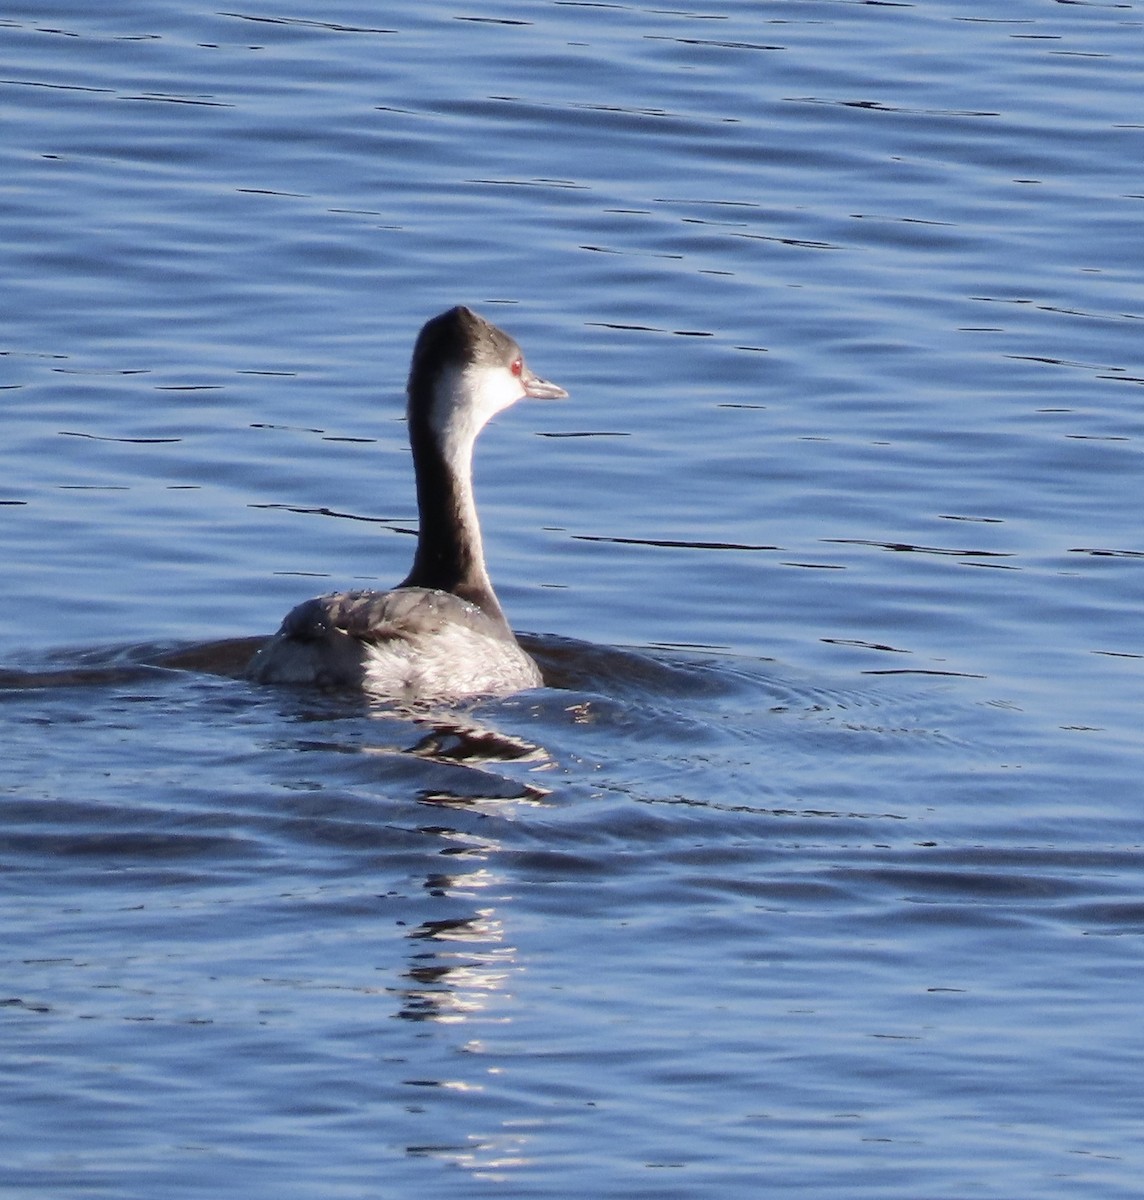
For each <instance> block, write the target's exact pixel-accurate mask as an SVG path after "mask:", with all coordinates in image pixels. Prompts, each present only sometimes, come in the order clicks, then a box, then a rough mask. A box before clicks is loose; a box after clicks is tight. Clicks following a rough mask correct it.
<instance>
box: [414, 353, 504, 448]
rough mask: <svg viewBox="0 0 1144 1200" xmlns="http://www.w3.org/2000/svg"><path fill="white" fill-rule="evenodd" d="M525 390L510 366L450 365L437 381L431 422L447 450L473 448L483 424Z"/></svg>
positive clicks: (430, 416) (438, 438)
mask: <svg viewBox="0 0 1144 1200" xmlns="http://www.w3.org/2000/svg"><path fill="white" fill-rule="evenodd" d="M524 394H525V392H524V387H523V385H522V384H521V382H520V380H519V379H518V378H517V377H516V376H515V375H514V374H513V373H512V372H511V371H510V370H509V369H508V368H507V367H486V366H469V367H447V368H445V370H444V371H442V372H441V376H440V378H439V380H438V382H437V388H436V393H435V395H434V399H433V407H432V410H431V411H430V415H429V423H430V425H431V426H432V428H433V432H434V433H435V434H436V435H437V440H438V442H439V443H440V444H441V445H442V446H443V447H445V448H446V452H447V453H448V452H456V451H459V450H461V449H462V448H464V447H468V448H470V449H471V447H472V445H473V442H474V441H476V437H477V434H478V433H480V431H481V430H482V429H483V428H484V426H485V425H487V424H488V422H489V421H491V420H492V418H493V417H495V416H496V415H497V413H499V412H503V411H504V410H505V409H506V408H508V407H509V405H511V404H515V403H516V402H517V401H518V400H521V399H523V398H524Z"/></svg>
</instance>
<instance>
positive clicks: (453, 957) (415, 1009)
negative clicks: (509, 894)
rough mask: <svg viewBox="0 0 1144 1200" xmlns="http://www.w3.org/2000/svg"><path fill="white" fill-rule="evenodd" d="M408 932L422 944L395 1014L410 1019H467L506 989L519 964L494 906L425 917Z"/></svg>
mask: <svg viewBox="0 0 1144 1200" xmlns="http://www.w3.org/2000/svg"><path fill="white" fill-rule="evenodd" d="M407 936H408V937H409V939H410V940H411V941H412V942H414V943H417V944H418V948H417V949H416V950H415V951H414V952H413V953H412V954H411V955H410V965H409V967H408V969H407V970H406V971H405V972H404V975H403V979H405V980H407V981H408V983H407V984H406V986H403V987H401V988H400V989H399V990H398V994H399V995H400V997H401V1001H402V1003H401V1008H400V1010H399V1011H398V1013H397V1015H398V1016H399V1017H404V1018H405V1019H406V1020H409V1021H443V1022H454V1023H456V1022H460V1021H464V1020H465V1019H466V1018H468V1017H469V1016H471V1015H473V1014H474V1013H476V1012H480V1011H482V1010H484V1009H485V1008H486V1007H487V1006H488V1003H489V1000H490V998H491V996H492V995H493V994H495V993H498V992H502V991H503V990H504V987H505V982H506V980H507V979H508V976H509V974H510V972H511V971H512V968H513V966H514V964H515V958H516V949H515V947H513V946H510V945H507V944H506V943H505V941H504V928H503V925H502V923H501V920H500V918H499V917H497V916H496V914H495V911H494V910H493V909H479V910H478V911H477V912H475V913H474V914H473V915H472V916H468V917H454V918H449V919H446V920H441V921H423V922H422V923H421V924H420V925H418V926H417V927H416V928H415V929H412V930H410V931H409V933H408V935H407Z"/></svg>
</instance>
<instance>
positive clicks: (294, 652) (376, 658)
mask: <svg viewBox="0 0 1144 1200" xmlns="http://www.w3.org/2000/svg"><path fill="white" fill-rule="evenodd" d="M407 392H408V397H409V404H408V409H407V418H408V422H409V443H410V446H411V448H412V450H413V470H414V474H415V476H416V480H417V509H418V513H419V515H420V528H419V530H418V535H417V552H416V554H415V555H414V558H413V568H412V570H411V571H410V572H409V574H408V575H407V576H406V578H405V580H404V581H403V582H402V583H400V584H399V585H398V586H397V587H396V588H395V589H394V590H393V591H390V592H372V591H361V592H336V593H333V594H331V595H327V596H319V597H317V598H316V599H314V600H307V601H306V602H305V603H304V604H300V605H298V607H297V608H295V609H294V610H293V611H292V612H290V613H289V614H288V615H287V616H286V619H285V620H284V621H283V622H282V626H281V628H280V629H279V630H278V632H277V633H276V634H275V635H274V637H273V638H271V639H270V641H268V642H267V643H266V644H265V645H264V646H263V647H262V648H261V649H260V650H259V651H258V653H257V654H256V655H255V656H254V658H253V660H252V661H251V664H250V667H249V675H250V677H251V678H252V679H254V680H256V681H258V682H261V683H294V684H313V685H317V686H321V687H357V688H361V689H362V690H363V691H365V692H366V693H368V694H369V695H370V696H373V697H377V698H382V699H387V700H396V701H401V702H408V703H418V702H442V701H444V702H448V701H453V700H460V699H463V698H465V697H467V696H489V695H507V694H508V693H510V692H516V691H521V690H523V689H525V688H530V687H538V686H540V684H541V683H542V682H543V681H542V679H541V676H540V670H539V668H538V667H537V665H536V663H535V662H533V660H532V659H531V658H530V657H529V656H528V655H527V654H526V653H525V652H524V650H522V649H521V647H520V644H519V643H518V642H517V640H516V637H515V636H514V634H513V632H512V630H511V629H510V628H509V625H508V622H507V621H506V620H505V616H504V613H503V612H502V611H501V606H500V604H499V602H498V601H497V598H496V593H495V592H494V591H493V585H492V583H491V582H490V580H489V574H488V570H487V568H486V567H485V555H484V549H483V547H482V545H481V528H480V523H479V522H478V520H477V508H476V504H475V502H474V499H473V446H474V444H475V443H476V439H477V434H478V433H480V431H481V429H482V428H484V426H485V425H486V424H487V423H488V422H489V420H490V419H491V418H492V417H494V416H495V415H496V414H497V413H498V412H501V411H502V410H503V409H506V408H508V407H509V405H511V404H515V403H516V402H517V401H518V400H522V399H523V398H524V397H525V396H533V397H537V398H540V399H559V398H560V397H563V396H567V395H568V393H567V392H566V391H565V390H564V389H563V388H561V387H557V386H556V384H554V383H549V382H548V380H546V379H541V378H539V376H537V375H535V374H534V373H533V372H532V371H531V370H530V369H529V368H528V366H527V364H526V363H525V361H524V355H523V354H522V353H521V349H520V347H519V346H518V345H517V343H516V342H515V341H514V340H513V339H512V338H511V337H510V336H509V335H508V334H507V333H505V332H504V331H503V330H501V329H498V328H497V327H496V326H495V325H492V324H490V323H489V322H488V321H486V320H485V319H484V318H483V317H480V316H478V315H477V314H476V313H475V312H472V311H471V310H470V309H467V308H461V307H458V308H452V309H450V310H449V311H448V312H446V313H442V314H441V315H440V316H438V317H434V318H433V319H432V320H430V321H427V322H426V323H425V325H424V326H423V327H422V329H421V332H420V333H419V334H418V336H417V342H416V344H415V345H414V347H413V361H412V363H411V365H410V368H409V382H408V385H407Z"/></svg>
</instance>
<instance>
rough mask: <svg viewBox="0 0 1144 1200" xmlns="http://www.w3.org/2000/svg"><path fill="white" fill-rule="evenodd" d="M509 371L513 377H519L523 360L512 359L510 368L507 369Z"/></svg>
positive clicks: (522, 368) (522, 367)
mask: <svg viewBox="0 0 1144 1200" xmlns="http://www.w3.org/2000/svg"><path fill="white" fill-rule="evenodd" d="M509 370H510V371H511V372H512V373H513V374H514V375H516V376H517V377H519V376H520V373H521V371H523V370H524V359H523V358H514V359H513V360H512V366H511V367H509Z"/></svg>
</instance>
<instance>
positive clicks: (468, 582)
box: [402, 397, 508, 629]
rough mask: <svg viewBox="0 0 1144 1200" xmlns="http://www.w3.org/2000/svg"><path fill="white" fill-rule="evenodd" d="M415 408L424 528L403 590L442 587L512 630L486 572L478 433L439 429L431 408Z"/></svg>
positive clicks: (412, 424)
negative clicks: (476, 465)
mask: <svg viewBox="0 0 1144 1200" xmlns="http://www.w3.org/2000/svg"><path fill="white" fill-rule="evenodd" d="M412 400H413V401H414V402H413V403H411V405H410V418H409V444H410V447H411V448H412V451H413V470H414V475H415V478H416V480H417V511H418V515H419V518H420V525H419V528H418V532H417V552H416V554H415V555H414V558H413V568H412V570H411V571H410V572H409V575H408V577H407V578H406V579H405V581H404V583H403V585H402V586H404V587H425V588H437V589H439V590H440V591H443V592H452V593H453V594H454V595H456V596H459V597H460V598H461V599H462V600H468V601H469V602H470V603H472V604H475V605H477V607H478V608H481V609H482V610H483V611H484V612H485V613H486V614H487V615H488V616H490V617H492V618H493V619H494V620H497V621H500V622H501V623H502V624H504V625H505V628H506V629H507V627H508V626H507V622H506V621H505V617H504V613H503V612H502V611H501V606H500V604H499V603H498V601H497V598H496V594H495V593H494V591H493V586H492V582H491V581H490V579H489V574H488V570H487V568H486V567H485V553H484V546H483V544H482V542H481V527H480V523H479V521H478V519H477V506H476V502H475V500H474V498H473V447H474V444H475V442H476V431H475V430H473V429H470V428H466V427H465V426H464V425H461V426H459V427H458V426H456V425H455V424H450V425H449V426H447V427H446V428H445V429H444V430H443V431H438V430H436V429H434V428H433V426H432V423H431V422H430V420H429V418H428V415H427V414H428V411H430V410H429V409H428V407H427V406H423V405H418V404H417V403H416V397H413V398H412Z"/></svg>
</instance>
